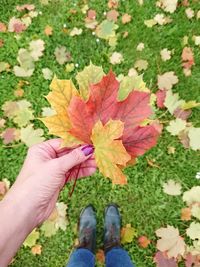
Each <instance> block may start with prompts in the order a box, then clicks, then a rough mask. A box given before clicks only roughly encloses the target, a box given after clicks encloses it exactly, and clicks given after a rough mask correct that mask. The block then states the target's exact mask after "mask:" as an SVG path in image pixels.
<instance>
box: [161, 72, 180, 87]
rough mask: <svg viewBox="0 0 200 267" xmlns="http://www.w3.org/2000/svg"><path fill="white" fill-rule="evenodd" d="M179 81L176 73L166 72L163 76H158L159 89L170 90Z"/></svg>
mask: <svg viewBox="0 0 200 267" xmlns="http://www.w3.org/2000/svg"><path fill="white" fill-rule="evenodd" d="M178 81H179V80H178V77H177V76H176V75H175V73H174V71H169V72H165V73H164V74H162V75H158V88H159V89H166V90H170V89H172V87H173V85H175V84H177V83H178Z"/></svg>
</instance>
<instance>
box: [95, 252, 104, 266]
mask: <svg viewBox="0 0 200 267" xmlns="http://www.w3.org/2000/svg"><path fill="white" fill-rule="evenodd" d="M96 259H97V261H98V262H99V263H101V264H104V262H105V254H104V251H103V250H102V249H98V251H97V253H96Z"/></svg>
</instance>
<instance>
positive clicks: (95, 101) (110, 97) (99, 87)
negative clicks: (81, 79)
mask: <svg viewBox="0 0 200 267" xmlns="http://www.w3.org/2000/svg"><path fill="white" fill-rule="evenodd" d="M118 90H119V82H118V81H117V80H116V78H115V75H114V73H113V72H112V71H110V72H109V73H108V75H106V76H104V77H103V78H102V80H101V81H100V82H99V83H97V84H93V85H91V86H90V96H89V99H88V101H87V107H88V110H89V113H90V115H91V117H92V118H93V119H94V121H98V120H101V122H102V123H103V124H105V123H106V122H107V121H109V119H110V118H112V117H113V116H114V113H115V109H116V102H117V93H118Z"/></svg>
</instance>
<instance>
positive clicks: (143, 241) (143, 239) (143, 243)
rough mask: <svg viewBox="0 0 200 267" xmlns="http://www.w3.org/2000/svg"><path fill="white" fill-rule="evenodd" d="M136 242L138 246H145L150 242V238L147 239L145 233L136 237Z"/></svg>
mask: <svg viewBox="0 0 200 267" xmlns="http://www.w3.org/2000/svg"><path fill="white" fill-rule="evenodd" d="M138 243H139V246H140V247H142V248H147V247H148V245H149V244H150V243H151V240H149V239H148V238H147V237H146V236H145V235H143V236H140V237H139V238H138Z"/></svg>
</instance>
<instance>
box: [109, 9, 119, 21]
mask: <svg viewBox="0 0 200 267" xmlns="http://www.w3.org/2000/svg"><path fill="white" fill-rule="evenodd" d="M118 16H119V12H118V11H116V10H115V9H113V10H110V11H108V12H107V14H106V18H107V19H108V20H112V21H114V22H116V21H117V18H118Z"/></svg>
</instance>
